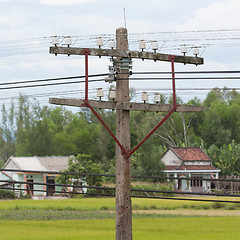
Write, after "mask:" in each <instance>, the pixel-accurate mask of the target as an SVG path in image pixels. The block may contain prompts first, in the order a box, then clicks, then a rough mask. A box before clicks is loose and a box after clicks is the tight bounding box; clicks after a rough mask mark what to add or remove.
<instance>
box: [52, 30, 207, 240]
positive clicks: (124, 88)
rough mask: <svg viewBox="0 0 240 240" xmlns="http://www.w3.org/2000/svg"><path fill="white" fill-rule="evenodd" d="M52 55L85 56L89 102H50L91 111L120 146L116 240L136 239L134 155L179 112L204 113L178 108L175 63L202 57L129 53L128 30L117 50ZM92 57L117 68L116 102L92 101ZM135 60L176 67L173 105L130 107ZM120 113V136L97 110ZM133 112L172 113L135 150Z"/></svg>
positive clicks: (58, 50)
mask: <svg viewBox="0 0 240 240" xmlns="http://www.w3.org/2000/svg"><path fill="white" fill-rule="evenodd" d="M50 53H52V54H55V55H57V54H67V55H85V75H86V78H85V99H83V100H81V99H59V98H50V100H49V102H50V103H52V104H57V105H68V106H78V107H88V108H90V109H91V111H92V112H93V113H94V114H95V116H96V117H97V118H98V119H99V121H100V122H101V123H102V125H103V126H104V127H105V128H106V130H107V131H108V132H109V134H110V135H111V136H112V138H113V139H114V140H115V142H116V240H131V239H132V204H131V155H132V154H133V153H134V152H135V151H137V149H138V148H139V147H141V145H142V144H143V143H144V142H145V141H146V140H147V139H148V138H149V137H150V136H151V135H152V134H153V133H154V132H155V131H156V130H157V129H158V128H159V127H160V126H161V125H162V124H163V123H164V122H165V121H166V120H167V119H168V118H169V117H170V116H171V114H173V113H174V112H175V111H179V112H200V111H203V108H202V107H199V106H180V105H177V104H176V93H175V73H174V62H179V63H184V64H195V65H198V64H203V59H202V58H198V57H187V56H173V55H167V54H161V53H156V52H154V53H151V52H144V51H141V52H138V51H130V50H128V36H127V29H126V28H118V29H117V30H116V49H101V48H99V49H95V48H94V49H93V48H88V49H86V48H72V47H69V46H68V47H58V46H57V44H55V46H54V47H50ZM88 56H110V57H112V59H113V58H115V60H116V61H115V60H114V59H113V61H115V63H116V67H117V77H116V90H117V98H116V102H109V101H94V100H89V99H88ZM132 58H138V59H143V60H144V59H150V60H154V61H168V62H171V66H172V84H173V104H172V105H170V104H146V103H130V98H129V64H130V62H131V59H132ZM94 108H97V109H116V136H115V135H114V133H112V131H111V130H110V129H109V128H108V126H107V125H106V124H105V122H104V121H103V120H102V118H101V117H100V116H99V115H98V113H97V112H96V111H95V110H94ZM130 110H136V111H154V112H168V113H167V115H166V116H165V117H164V118H163V119H162V120H161V121H160V122H159V123H158V124H157V125H156V126H155V127H154V128H153V129H152V130H151V131H150V132H149V133H148V134H147V135H146V136H145V137H144V138H143V139H142V141H140V142H139V144H138V145H137V146H135V147H134V148H133V149H132V150H131V143H130Z"/></svg>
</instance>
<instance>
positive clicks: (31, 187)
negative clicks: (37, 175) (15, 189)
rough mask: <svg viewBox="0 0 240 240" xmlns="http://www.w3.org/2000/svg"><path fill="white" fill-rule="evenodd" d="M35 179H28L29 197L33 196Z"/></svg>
mask: <svg viewBox="0 0 240 240" xmlns="http://www.w3.org/2000/svg"><path fill="white" fill-rule="evenodd" d="M33 182H34V181H33V179H27V195H31V196H33Z"/></svg>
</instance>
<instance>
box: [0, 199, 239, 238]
mask: <svg viewBox="0 0 240 240" xmlns="http://www.w3.org/2000/svg"><path fill="white" fill-rule="evenodd" d="M205 199H210V198H205ZM211 199H212V198H211ZM215 199H216V198H215ZM218 199H221V200H227V199H228V200H233V198H218ZM235 200H236V201H238V200H239V199H235ZM132 201H133V209H134V210H140V211H133V238H134V239H138V240H142V239H147V240H152V239H161V240H162V239H163V240H165V239H168V240H171V239H174V240H175V239H178V240H181V239H184V240H188V239H189V240H190V239H191V240H202V239H208V240H212V239H214V240H215V239H218V240H221V239H222V240H228V239H229V240H231V239H234V240H235V239H240V230H239V221H240V217H239V216H227V217H206V215H207V214H206V215H205V216H201V217H199V216H196V215H197V214H199V212H201V211H202V212H206V211H207V212H216V211H217V212H224V211H225V212H227V214H228V213H229V212H236V213H238V212H239V211H234V210H236V209H237V210H239V209H240V205H239V204H231V203H230V204H226V203H221V204H218V203H209V202H191V201H180V200H167V199H164V200H157V199H137V198H133V199H132ZM199 209H200V210H199ZM114 210H115V200H114V198H81V199H62V200H29V199H27V200H8V201H0V236H1V240H7V239H9V240H10V239H11V240H14V239H17V240H27V239H31V240H38V239H41V240H44V239H51V240H57V239H70V240H71V239H84V240H85V239H88V240H91V239H94V240H95V239H96V240H108V239H114V238H115V237H114V236H115V220H114V218H115V212H114ZM166 210H167V211H166ZM196 210H197V211H196ZM185 211H186V212H191V216H182V215H180V213H179V212H185ZM194 212H196V213H194ZM173 214H175V215H173ZM177 214H179V215H177ZM194 214H195V216H194ZM204 214H205V213H204ZM204 214H199V215H204ZM211 214H212V213H211ZM184 215H185V214H184ZM186 215H187V214H186Z"/></svg>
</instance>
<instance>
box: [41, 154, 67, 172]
mask: <svg viewBox="0 0 240 240" xmlns="http://www.w3.org/2000/svg"><path fill="white" fill-rule="evenodd" d="M37 158H38V160H39V161H40V163H41V165H43V166H44V167H45V168H46V169H47V170H48V171H63V170H66V169H67V168H68V160H69V158H70V156H58V157H37Z"/></svg>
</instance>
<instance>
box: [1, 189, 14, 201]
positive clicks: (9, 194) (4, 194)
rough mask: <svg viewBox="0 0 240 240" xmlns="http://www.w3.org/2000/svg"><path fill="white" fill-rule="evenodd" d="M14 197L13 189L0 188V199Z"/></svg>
mask: <svg viewBox="0 0 240 240" xmlns="http://www.w3.org/2000/svg"><path fill="white" fill-rule="evenodd" d="M14 198H16V196H15V193H14V192H13V191H10V190H4V189H0V199H14Z"/></svg>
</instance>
